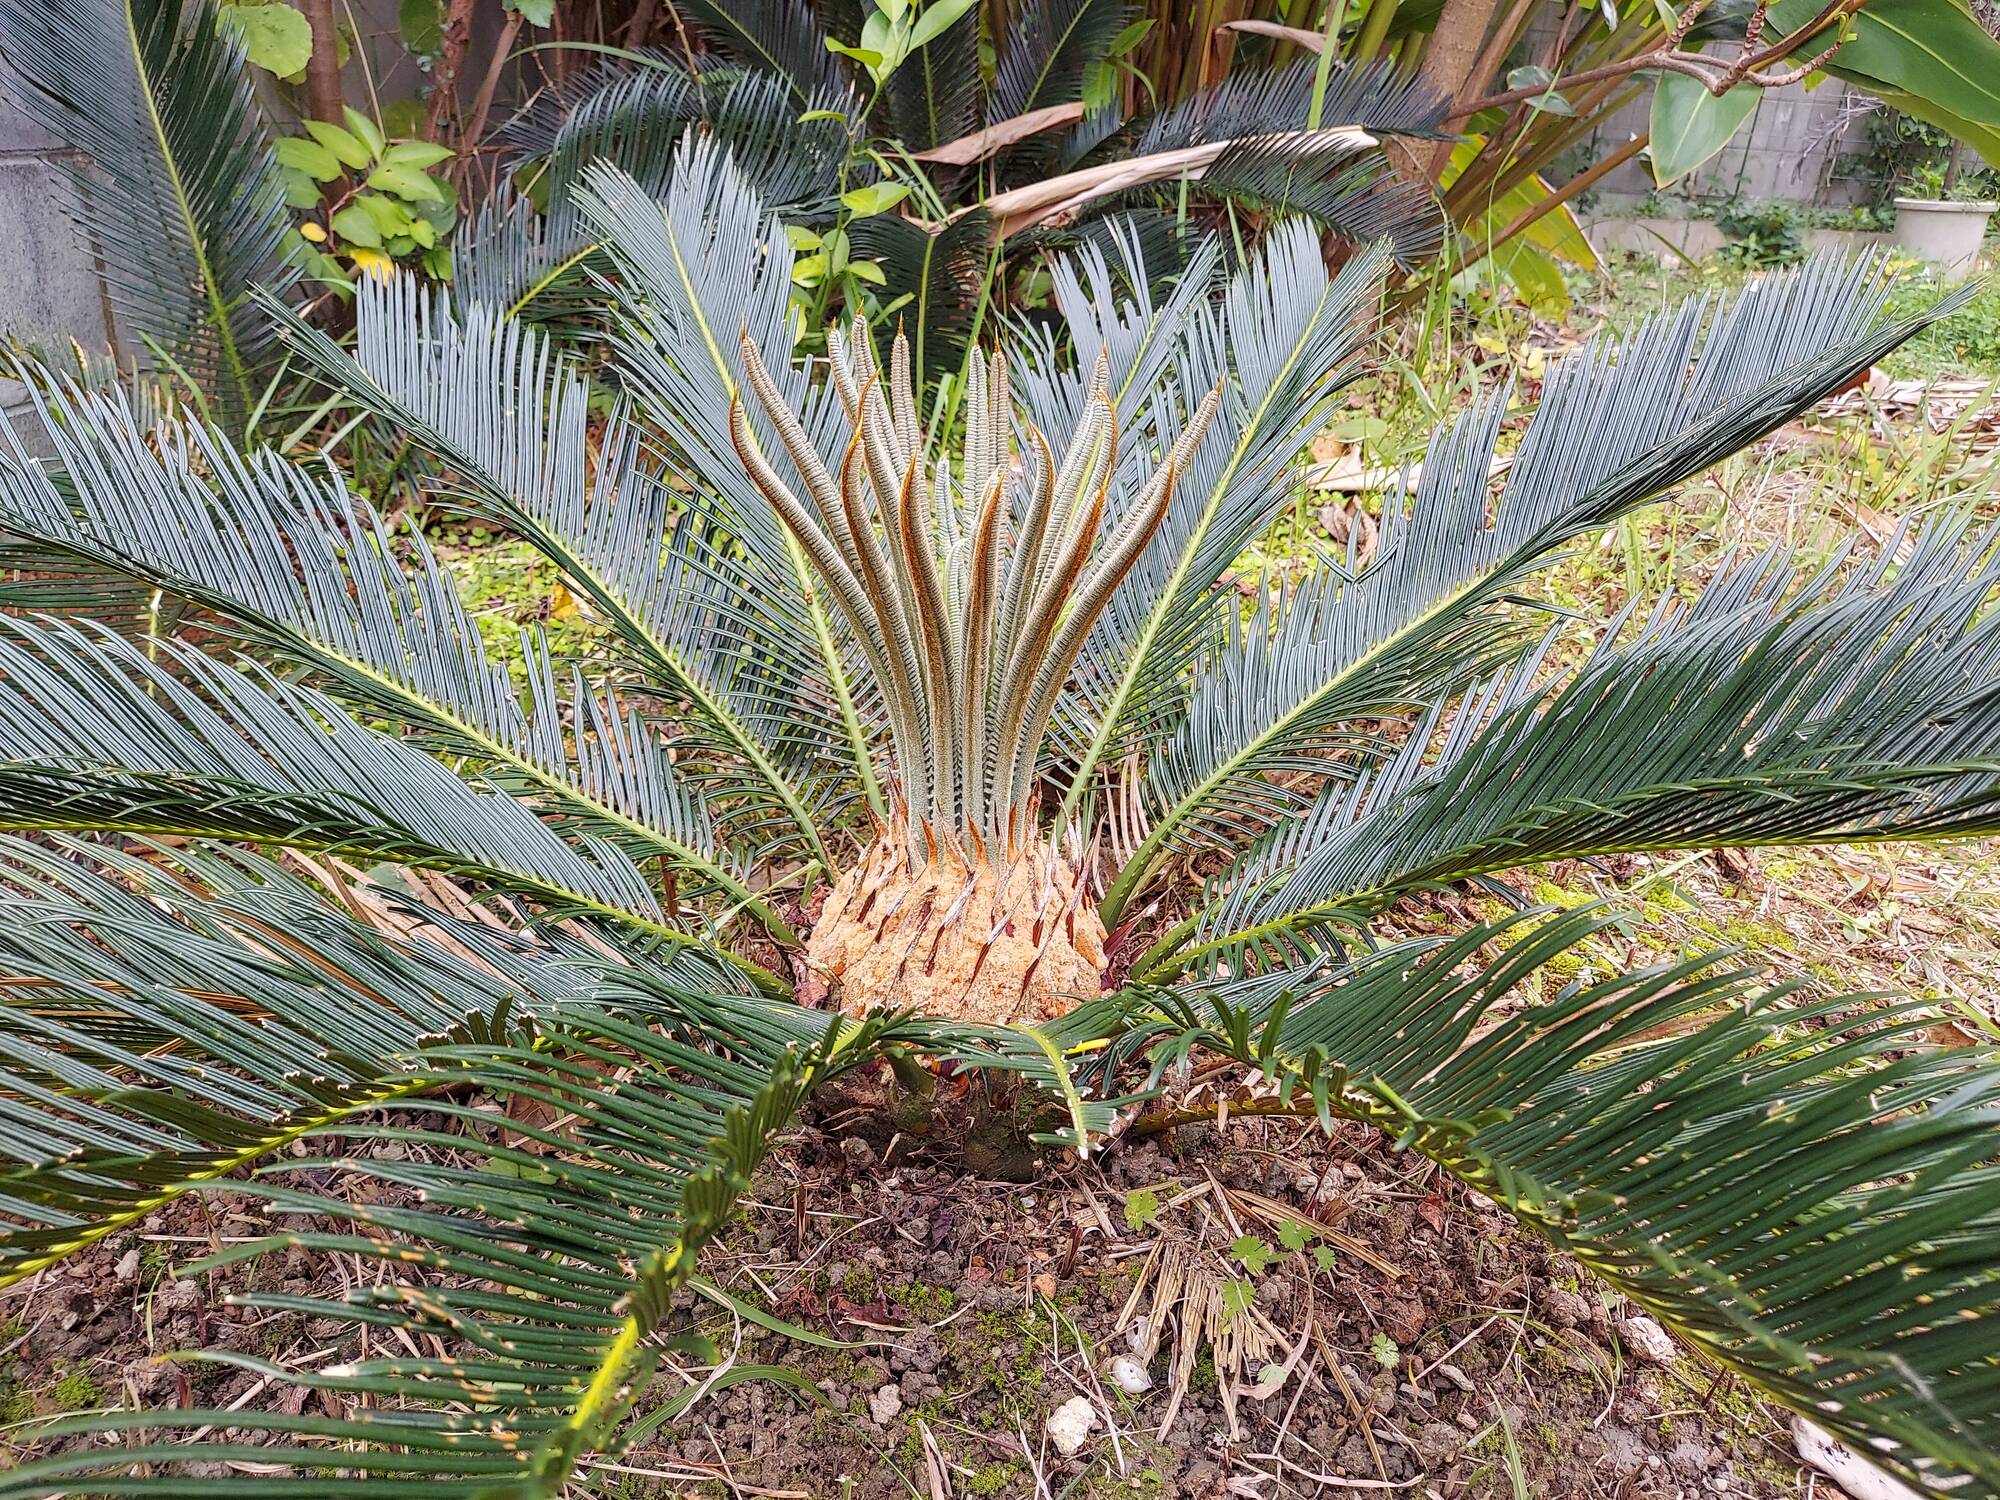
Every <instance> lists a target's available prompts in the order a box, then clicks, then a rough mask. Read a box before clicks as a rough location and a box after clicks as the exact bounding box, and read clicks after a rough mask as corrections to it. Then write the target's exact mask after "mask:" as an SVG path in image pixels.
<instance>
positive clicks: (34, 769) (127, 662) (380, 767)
mask: <svg viewBox="0 0 2000 1500" xmlns="http://www.w3.org/2000/svg"><path fill="white" fill-rule="evenodd" d="M0 760H4V762H5V763H4V764H0V827H5V828H9V829H67V830H79V831H85V832H122V833H128V834H138V835H154V836H159V835H164V836H172V837H200V838H213V839H224V840H229V841H232V842H240V843H251V844H264V845H271V846H280V847H287V848H296V849H308V850H320V851H326V852H330V853H334V854H339V855H343V856H347V857H353V858H362V859H369V860H383V861H387V862H390V863H395V864H408V865H413V866H417V867H420V868H426V869H437V870H444V871H448V872H452V873H456V874H460V875H464V876H466V877H468V878H472V879H476V880H480V881H484V882H487V883H489V884H491V885H494V886H496V887H497V888H499V889H501V890H504V891H509V892H512V893H515V894H517V895H520V896H523V897H525V898H527V899H529V900H530V901H533V902H535V903H537V904H539V905H541V906H543V907H545V908H547V909H548V910H549V911H550V912H551V913H552V914H555V915H558V916H573V915H586V916H591V917H595V918H598V919H601V920H606V921H609V922H612V923H613V924H619V925H629V926H631V927H633V928H634V929H635V930H636V931H639V932H643V933H648V934H651V935H652V936H653V937H654V938H656V939H658V940H662V941H665V942H668V943H670V944H689V943H693V942H694V941H695V939H694V938H693V936H692V935H690V934H688V933H686V932H684V931H681V930H680V929H678V928H676V927H674V926H673V925H671V924H670V923H669V922H668V921H667V920H666V918H665V917H664V916H663V914H662V913H661V910H660V905H659V902H658V900H657V899H656V898H655V896H654V895H653V892H652V890H651V888H650V887H649V886H648V885H647V883H646V880H645V877H644V876H643V875H642V874H641V873H640V871H639V869H638V868H637V867H636V866H635V865H634V864H633V863H632V862H631V860H629V859H628V858H626V857H625V856H624V855H623V854H621V853H620V852H619V851H618V850H617V849H616V848H615V847H614V846H612V845H610V844H608V843H606V842H604V841H602V840H599V839H594V838H591V837H590V836H589V835H588V834H582V835H579V836H578V837H577V838H576V839H575V840H573V841H566V840H565V839H563V838H562V837H561V836H560V835H559V834H558V833H557V831H556V830H555V829H554V828H552V827H551V826H550V825H549V824H547V823H544V822H543V821H542V820H541V819H540V818H538V817H537V816H535V813H534V812H533V810H532V809H531V808H529V807H528V806H527V805H525V804H524V803H521V802H519V801H516V800H515V799H514V798H513V797H511V796H509V795H507V794H506V793H504V792H502V791H499V790H496V789H493V788H491V787H482V786H481V785H479V784H477V783H476V781H473V780H468V779H466V778H463V777H461V776H459V775H456V774H454V773H453V772H452V771H450V770H448V769H446V767H445V766H444V765H443V764H441V763H440V762H439V761H438V760H436V759H435V758H434V757H432V756H430V755H428V754H426V753H425V752H424V751H422V750H420V749H418V748H416V747H415V746H413V745H411V744H408V743H407V742H405V741H403V740H400V739H397V738H394V737H393V736H390V735H387V734H384V733H381V732H380V731H377V730H374V729H371V728H369V727H368V726H366V725H364V724H361V723H359V722H357V721H356V720H354V719H353V718H351V717H350V716H349V715H348V714H347V713H346V712H345V711H344V710H343V709H342V708H341V707H340V706H339V705H338V704H336V703H335V702H333V701H332V700H331V699H329V698H327V697H326V696H325V695H324V694H321V693H319V692H317V691H315V690H313V689H311V688H307V687H303V686H300V685H297V684H293V683H287V682H284V681H281V680H279V679H278V678H276V677H274V676H272V675H271V674H270V673H268V672H266V671H263V670H261V669H257V668H255V667H254V666H249V665H246V666H245V667H243V668H240V669H239V668H235V667H231V666H228V665H226V664H223V663H220V662H217V661H215V660H214V659H212V658H210V657H207V656H204V655H203V654H201V653H200V652H198V651H195V650H193V649H191V648H189V647H186V646H183V645H178V644H172V643H160V644H156V645H155V646H153V647H152V649H151V651H150V653H149V652H148V651H146V650H142V649H141V648H139V647H136V646H132V645H129V644H127V643H125V642H123V641H120V640H118V639H117V638H115V637H112V636H109V635H107V634H104V633H102V632H97V631H91V630H87V629H84V628H80V627H76V626H72V625H66V624H63V623H60V622H56V621H43V622H35V621H30V620H5V621H0ZM740 962H741V963H742V964H743V965H744V967H745V970H746V972H749V973H752V974H755V975H758V976H760V977H761V979H762V981H763V982H764V983H765V984H767V985H769V986H771V987H773V988H777V989H782V985H781V983H780V982H778V981H776V980H775V979H773V978H772V977H771V976H769V975H764V974H763V973H762V971H761V970H759V969H757V967H756V966H755V965H754V964H749V963H748V961H747V960H742V961H740Z"/></svg>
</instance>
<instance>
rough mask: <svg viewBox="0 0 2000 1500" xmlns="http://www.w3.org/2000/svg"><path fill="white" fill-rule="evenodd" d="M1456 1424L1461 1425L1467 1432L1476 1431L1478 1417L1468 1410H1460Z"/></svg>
mask: <svg viewBox="0 0 2000 1500" xmlns="http://www.w3.org/2000/svg"><path fill="white" fill-rule="evenodd" d="M1458 1425H1459V1426H1461V1427H1463V1428H1464V1429H1465V1430H1466V1431H1467V1432H1477V1431H1479V1418H1477V1417H1475V1416H1474V1415H1473V1414H1472V1413H1471V1412H1469V1411H1462V1412H1460V1413H1459V1414H1458Z"/></svg>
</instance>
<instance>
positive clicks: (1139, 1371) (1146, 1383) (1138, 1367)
mask: <svg viewBox="0 0 2000 1500" xmlns="http://www.w3.org/2000/svg"><path fill="white" fill-rule="evenodd" d="M1111 1379H1112V1382H1113V1383H1114V1384H1116V1385H1117V1387H1118V1389H1119V1390H1121V1391H1123V1392H1124V1393H1125V1394H1126V1395H1128V1396H1136V1395H1138V1394H1139V1393H1140V1392H1141V1391H1150V1390H1151V1389H1152V1388H1153V1372H1152V1371H1151V1370H1148V1369H1147V1368H1146V1363H1145V1361H1144V1360H1140V1359H1134V1358H1133V1357H1132V1356H1131V1355H1129V1354H1121V1355H1119V1356H1118V1357H1117V1358H1116V1359H1114V1360H1112V1361H1111Z"/></svg>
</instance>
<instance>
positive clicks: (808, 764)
mask: <svg viewBox="0 0 2000 1500" xmlns="http://www.w3.org/2000/svg"><path fill="white" fill-rule="evenodd" d="M357 303H358V313H359V336H358V347H357V349H356V351H355V354H354V355H353V356H352V357H350V356H349V355H347V354H345V353H344V352H342V351H341V350H340V349H339V348H338V347H337V346H336V345H334V344H333V342H332V341H331V340H330V339H328V338H326V336H325V335H323V334H321V333H319V332H317V331H316V330H313V329H310V328H307V327H306V326H305V325H303V324H301V323H298V322H296V320H294V322H293V324H292V326H291V327H290V329H289V338H290V340H291V342H292V344H293V347H294V348H295V350H296V351H297V352H298V354H299V355H300V357H301V358H302V359H304V360H306V361H307V362H309V363H310V364H311V365H312V366H313V367H314V368H315V369H317V370H318V371H319V372H320V373H321V374H322V376H323V377H324V378H326V379H327V380H329V381H331V382H335V383H337V384H338V385H339V386H340V387H341V388H342V389H343V390H344V391H346V392H347V393H348V394H349V395H350V396H351V397H352V399H353V400H355V402H356V403H357V404H359V405H361V406H362V407H363V408H364V409H366V410H369V411H372V412H374V413H376V414H377V415H379V416H381V417H383V418H384V419H385V420H388V421H390V422H392V423H394V424H396V425H397V426H398V427H399V428H400V429H401V430H402V431H404V432H406V433H407V434H409V435H410V437H411V438H412V439H413V441H414V442H415V443H416V444H417V445H418V446H419V448H421V449H422V450H423V451H425V452H426V453H428V454H429V455H430V456H431V457H432V459H433V461H434V462H435V463H436V464H437V466H438V467H439V469H440V470H441V471H442V472H441V474H440V478H439V483H440V485H441V486H442V487H444V488H445V489H446V490H447V492H448V493H450V494H451V495H452V496H453V497H454V498H456V499H458V500H460V501H461V502H462V503H463V504H464V505H466V506H467V507H468V508H470V509H472V510H473V511H475V512H476V513H478V514H480V515H482V516H485V517H488V518H490V519H491V520H493V521H494V522H495V524H498V525H501V526H504V527H506V528H507V529H509V530H511V531H512V532H514V533H515V534H516V535H518V536H520V537H521V538H522V539H523V540H525V541H527V542H528V543H530V544H531V545H533V546H534V547H535V548H536V549H537V550H539V551H540V552H542V553H543V554H544V555H545V556H547V557H548V558H549V559H550V560H551V561H553V562H554V563H555V564H556V565H557V566H558V567H560V568H561V569H562V570H563V572H564V574H565V575H566V577H567V578H568V579H569V581H570V584H571V586H572V587H573V588H574V589H575V590H576V591H577V592H578V593H579V594H581V595H582V596H584V597H586V598H588V599H589V600H590V601H591V602H592V603H593V604H594V605H595V606H596V607H597V609H598V611H599V613H600V614H601V615H602V617H603V619H604V620H605V622H606V623H607V624H608V625H609V626H610V627H611V629H612V630H613V631H614V632H616V634H617V635H618V637H619V640H620V643H621V645H622V646H623V647H624V648H625V649H626V650H627V652H628V653H629V654H630V656H631V658H632V660H633V662H634V664H635V665H636V666H637V667H638V669H639V670H640V672H641V673H642V674H643V677H644V678H646V679H650V681H651V682H652V684H653V685H654V686H655V687H656V689H657V691H658V692H659V693H660V694H662V695H663V696H665V697H666V698H668V699H669V700H671V701H672V702H674V703H675V704H677V705H680V706H681V707H682V709H683V710H684V711H683V713H682V716H681V717H682V733H683V737H684V738H685V740H686V742H687V744H688V747H689V748H690V749H697V748H698V749H699V750H700V752H701V753H697V754H691V755H689V756H687V757H685V758H684V760H683V761H682V763H681V765H679V766H677V767H676V770H677V772H678V774H679V775H680V776H681V777H682V778H683V779H684V780H685V781H687V782H688V783H689V784H691V785H700V786H701V787H702V788H703V790H704V792H705V793H706V794H707V795H708V796H709V797H710V798H711V799H713V801H714V804H715V806H716V808H717V811H718V812H722V811H726V812H727V814H728V816H726V817H724V818H723V819H722V821H723V823H724V824H725V827H726V828H727V830H728V832H729V833H730V834H731V835H732V836H733V837H738V838H743V839H746V840H749V841H751V842H758V841H763V840H768V839H769V838H771V837H772V835H773V833H774V832H775V831H776V829H778V828H786V829H790V830H791V831H792V832H793V833H795V834H796V835H797V836H799V837H802V838H804V839H805V841H806V842H807V844H808V845H809V846H810V847H813V848H816V849H817V848H819V835H818V831H817V825H816V821H815V810H816V807H817V806H818V805H819V804H820V803H822V802H823V801H824V799H825V798H826V797H828V796H829V795H831V794H832V793H833V792H834V791H835V790H836V788H835V787H834V786H832V785H831V783H830V775H831V773H832V772H833V771H834V770H835V769H837V768H838V765H839V752H840V750H841V749H842V748H843V746H842V741H841V740H840V739H839V737H838V735H839V730H838V728H837V726H834V725H830V724H828V722H827V719H828V713H827V709H826V707H825V693H826V689H825V687H824V684H823V683H822V682H821V681H820V680H819V679H818V677H817V674H816V669H817V667H818V665H819V663H820V660H821V657H820V652H819V644H818V641H817V640H816V638H815V636H814V634H813V633H812V624H811V621H810V620H809V619H806V618H801V617H802V616H804V615H805V614H806V613H807V611H806V607H805V605H804V603H803V602H802V601H800V600H799V599H798V598H797V596H796V591H795V590H794V589H793V588H792V587H791V586H790V585H789V584H788V583H787V582H786V581H785V580H786V579H787V578H788V577H789V566H788V565H786V571H785V572H783V573H774V572H773V571H772V559H771V556H770V553H769V551H760V550H759V549H757V548H756V547H755V546H753V545H747V544H746V545H737V543H738V542H739V540H740V537H739V534H738V532H737V530H736V528H734V527H733V526H729V527H725V526H724V525H723V524H722V520H721V518H719V517H717V516H715V515H713V514H711V513H709V511H708V509H706V508H704V505H703V497H702V496H701V495H699V494H696V495H689V494H686V493H685V492H683V491H681V490H677V489H676V488H675V487H674V486H673V485H672V484H671V483H669V482H668V475H667V471H665V470H664V469H663V466H662V464H661V463H660V462H658V461H657V460H655V459H654V458H653V457H652V456H651V455H650V454H649V453H648V451H647V435H646V434H645V433H643V432H642V431H641V430H640V429H639V428H638V427H637V425H636V424H634V423H633V422H632V421H631V420H630V418H629V415H628V414H626V413H624V412H618V413H615V414H614V416H613V418H612V420H611V422H610V423H609V425H608V426H607V427H606V428H605V429H604V430H603V431H602V432H601V433H598V434H595V441H593V434H592V432H591V430H590V425H589V401H590V387H589V383H588V381H587V380H586V379H585V377H584V376H583V374H582V373H581V372H580V371H579V370H578V369H577V368H576V367H575V366H574V364H573V363H572V362H570V361H569V360H567V359H565V358H563V357H562V356H560V355H559V354H557V352H556V351H555V350H554V348H553V347H552V345H551V343H550V341H549V340H548V338H547V337H546V336H545V335H544V334H542V333H540V332H538V331H537V330H535V329H533V328H529V327H527V326H525V325H523V324H521V323H519V322H516V321H515V320H513V319H510V318H507V317H505V316H503V315H501V314H498V313H495V312H493V311H491V310H489V309H484V308H477V307H475V308H473V309H471V310H469V311H468V312H467V313H466V314H465V316H464V317H463V318H462V319H461V318H459V317H456V316H454V315H453V314H452V313H451V311H450V309H449V308H448V307H447V306H446V304H445V302H444V300H443V298H442V297H441V296H438V295H435V294H432V293H430V292H427V291H425V290H424V289H422V288H420V287H419V286H417V285H416V284H415V283H414V282H409V281H395V282H390V283H387V284H381V285H372V286H367V287H364V288H363V289H362V291H361V293H360V295H359V296H358V298H357ZM774 545H775V550H776V552H777V555H778V558H779V559H780V560H782V559H783V558H784V550H783V546H782V544H781V543H775V542H774Z"/></svg>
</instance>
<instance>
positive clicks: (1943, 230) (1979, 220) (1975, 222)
mask: <svg viewBox="0 0 2000 1500" xmlns="http://www.w3.org/2000/svg"><path fill="white" fill-rule="evenodd" d="M1995 209H2000V203H1947V202H1943V201H1940V200H1939V199H1936V198H1898V199H1897V200H1896V230H1895V233H1894V234H1893V235H1892V236H1891V237H1890V238H1891V239H1892V240H1893V241H1894V243H1895V244H1896V245H1897V246H1898V247H1899V248H1901V249H1904V250H1907V251H1909V252H1910V254H1912V255H1914V256H1916V257H1917V258H1918V259H1919V260H1927V261H1929V262H1930V263H1931V264H1932V265H1934V266H1936V267H1937V268H1938V269H1939V270H1940V271H1942V272H1943V273H1944V275H1945V276H1946V277H1947V278H1949V279H1951V280H1958V279H1961V278H1963V277H1966V276H1970V275H1971V274H1972V271H1973V268H1974V267H1975V266H1976V265H1977V264H1978V263H1979V247H1980V244H1981V243H1982V242H1983V241H1984V240H1985V238H1986V221H1987V220H1988V219H1990V218H1992V217H1993V212H1994V210H1995Z"/></svg>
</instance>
